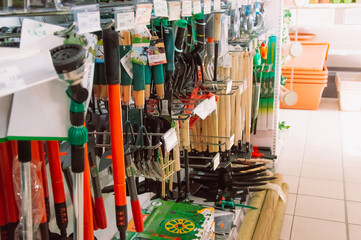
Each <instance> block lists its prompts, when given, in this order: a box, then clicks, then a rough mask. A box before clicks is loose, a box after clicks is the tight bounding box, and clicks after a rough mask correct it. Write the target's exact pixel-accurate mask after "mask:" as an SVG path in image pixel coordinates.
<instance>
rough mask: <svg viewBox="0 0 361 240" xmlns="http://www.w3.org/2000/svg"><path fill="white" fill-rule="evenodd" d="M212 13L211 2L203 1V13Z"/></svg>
mask: <svg viewBox="0 0 361 240" xmlns="http://www.w3.org/2000/svg"><path fill="white" fill-rule="evenodd" d="M211 12H212V2H211V0H204V2H203V13H204V14H210V13H211Z"/></svg>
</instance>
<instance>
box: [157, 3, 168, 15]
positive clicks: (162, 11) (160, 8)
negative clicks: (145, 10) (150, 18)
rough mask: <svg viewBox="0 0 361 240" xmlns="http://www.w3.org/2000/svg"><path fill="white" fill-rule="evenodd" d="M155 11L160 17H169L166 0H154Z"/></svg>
mask: <svg viewBox="0 0 361 240" xmlns="http://www.w3.org/2000/svg"><path fill="white" fill-rule="evenodd" d="M154 13H155V15H156V16H158V17H168V4H167V1H165V0H154Z"/></svg>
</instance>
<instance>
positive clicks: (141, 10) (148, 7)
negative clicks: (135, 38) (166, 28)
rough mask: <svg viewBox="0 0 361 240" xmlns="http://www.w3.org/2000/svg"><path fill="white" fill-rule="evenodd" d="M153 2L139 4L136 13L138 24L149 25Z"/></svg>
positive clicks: (136, 22)
mask: <svg viewBox="0 0 361 240" xmlns="http://www.w3.org/2000/svg"><path fill="white" fill-rule="evenodd" d="M152 7H153V4H151V3H150V4H138V5H137V10H136V14H135V24H136V25H138V26H139V25H149V24H150V17H151V15H152Z"/></svg>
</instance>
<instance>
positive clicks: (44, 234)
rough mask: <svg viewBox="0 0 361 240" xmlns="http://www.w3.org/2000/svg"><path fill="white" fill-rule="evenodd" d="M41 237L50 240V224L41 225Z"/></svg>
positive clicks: (43, 239)
mask: <svg viewBox="0 0 361 240" xmlns="http://www.w3.org/2000/svg"><path fill="white" fill-rule="evenodd" d="M39 229H40V235H41V239H42V240H49V225H48V222H44V223H40V224H39Z"/></svg>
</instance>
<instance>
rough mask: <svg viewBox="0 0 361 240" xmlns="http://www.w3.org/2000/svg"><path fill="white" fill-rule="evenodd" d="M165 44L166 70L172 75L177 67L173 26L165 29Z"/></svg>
mask: <svg viewBox="0 0 361 240" xmlns="http://www.w3.org/2000/svg"><path fill="white" fill-rule="evenodd" d="M164 44H165V55H166V58H167V63H166V65H165V71H166V73H167V75H170V76H172V75H173V73H174V70H175V67H174V30H173V28H171V27H166V28H165V29H164Z"/></svg>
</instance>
